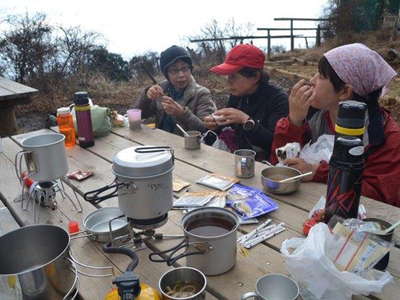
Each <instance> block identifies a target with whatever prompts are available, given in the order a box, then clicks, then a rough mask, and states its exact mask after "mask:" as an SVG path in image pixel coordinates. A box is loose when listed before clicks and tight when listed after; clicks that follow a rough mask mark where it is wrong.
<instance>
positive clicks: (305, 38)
mask: <svg viewBox="0 0 400 300" xmlns="http://www.w3.org/2000/svg"><path fill="white" fill-rule="evenodd" d="M304 40H305V41H306V48H307V49H308V39H307V37H306V36H305V37H304Z"/></svg>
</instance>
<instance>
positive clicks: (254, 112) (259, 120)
mask: <svg viewBox="0 0 400 300" xmlns="http://www.w3.org/2000/svg"><path fill="white" fill-rule="evenodd" d="M227 107H233V108H237V109H240V110H241V111H243V112H245V113H246V114H248V115H249V116H250V118H252V119H253V120H254V121H255V122H256V125H255V127H254V128H253V129H252V130H250V131H246V130H244V129H243V127H242V125H239V124H234V125H233V126H231V127H232V128H233V129H234V130H235V133H236V144H237V145H238V146H239V148H240V149H243V148H244V149H252V148H253V147H252V146H253V145H254V146H257V147H260V148H262V149H263V150H264V154H265V157H266V158H267V159H268V157H269V155H270V150H271V145H272V139H273V137H274V130H275V124H276V122H277V121H278V120H279V119H280V118H283V117H286V116H287V115H288V112H289V105H288V96H287V95H286V93H285V92H284V91H282V90H281V89H279V88H277V87H275V86H273V85H271V84H269V83H268V82H262V83H261V84H260V85H259V86H258V88H257V90H256V92H255V93H254V94H252V95H249V96H242V97H237V96H232V95H231V96H230V97H229V101H228V105H227Z"/></svg>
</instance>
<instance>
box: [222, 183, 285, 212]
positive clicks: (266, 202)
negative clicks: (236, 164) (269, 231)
mask: <svg viewBox="0 0 400 300" xmlns="http://www.w3.org/2000/svg"><path fill="white" fill-rule="evenodd" d="M226 204H227V205H228V206H230V207H232V208H233V209H234V210H235V211H236V212H237V213H238V214H239V215H240V216H241V217H242V218H243V219H244V220H247V219H250V218H255V217H259V216H262V215H264V214H267V213H269V212H271V211H274V210H277V209H278V204H276V203H275V201H273V200H272V199H271V198H269V197H268V196H267V195H265V194H264V193H263V192H262V191H260V190H258V189H256V188H252V187H249V186H245V185H241V184H238V183H237V184H234V185H233V186H232V188H231V189H230V190H229V191H228V194H227V201H226Z"/></svg>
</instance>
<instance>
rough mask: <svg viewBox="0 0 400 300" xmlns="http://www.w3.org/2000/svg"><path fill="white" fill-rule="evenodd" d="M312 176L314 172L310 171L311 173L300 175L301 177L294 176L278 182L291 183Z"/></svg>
mask: <svg viewBox="0 0 400 300" xmlns="http://www.w3.org/2000/svg"><path fill="white" fill-rule="evenodd" d="M311 174H312V172H311V171H310V172H307V173H304V174H300V175H297V176H293V177H289V178H286V179H283V180H280V181H278V182H279V183H285V182H288V181H291V180H294V179H299V178H303V177H306V176H308V175H311Z"/></svg>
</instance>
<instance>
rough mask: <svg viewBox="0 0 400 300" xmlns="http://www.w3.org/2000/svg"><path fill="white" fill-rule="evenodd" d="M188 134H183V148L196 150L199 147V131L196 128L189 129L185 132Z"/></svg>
mask: <svg viewBox="0 0 400 300" xmlns="http://www.w3.org/2000/svg"><path fill="white" fill-rule="evenodd" d="M187 133H188V134H189V135H188V136H187V135H185V136H184V140H185V149H187V150H197V149H200V139H201V133H200V131H197V130H190V131H188V132H187Z"/></svg>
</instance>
